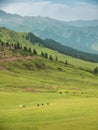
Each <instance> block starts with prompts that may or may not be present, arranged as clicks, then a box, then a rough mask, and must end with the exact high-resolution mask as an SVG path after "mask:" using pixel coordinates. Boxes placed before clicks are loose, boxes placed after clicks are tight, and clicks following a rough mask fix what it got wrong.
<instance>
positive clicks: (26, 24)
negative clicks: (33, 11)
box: [0, 11, 98, 53]
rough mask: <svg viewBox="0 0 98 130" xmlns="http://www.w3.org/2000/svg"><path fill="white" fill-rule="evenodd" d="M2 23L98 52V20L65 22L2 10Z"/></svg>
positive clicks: (0, 16) (0, 19) (15, 28)
mask: <svg viewBox="0 0 98 130" xmlns="http://www.w3.org/2000/svg"><path fill="white" fill-rule="evenodd" d="M0 25H1V26H4V27H7V28H9V29H12V30H15V31H22V32H32V33H34V34H36V35H37V36H39V37H41V38H44V39H46V38H49V39H53V40H56V41H58V42H60V43H61V44H63V45H67V46H70V47H72V48H75V49H78V50H82V51H86V52H91V53H98V20H92V21H75V22H64V21H58V20H54V19H51V18H48V17H40V16H38V17H21V16H19V15H16V14H15V15H12V14H8V13H5V12H3V11H0Z"/></svg>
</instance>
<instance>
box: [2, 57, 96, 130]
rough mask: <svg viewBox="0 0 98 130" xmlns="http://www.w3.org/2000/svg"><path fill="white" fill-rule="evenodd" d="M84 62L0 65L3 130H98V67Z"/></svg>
mask: <svg viewBox="0 0 98 130" xmlns="http://www.w3.org/2000/svg"><path fill="white" fill-rule="evenodd" d="M73 60H74V59H73ZM69 61H70V57H69ZM78 62H79V60H77V63H78ZM81 62H82V63H84V64H82V66H85V67H84V68H83V69H80V68H79V64H76V63H74V62H73V64H69V65H65V64H64V63H62V62H59V61H50V60H48V59H44V58H41V57H35V58H32V59H28V60H26V59H22V60H20V59H19V60H15V61H9V62H0V66H2V68H3V69H2V70H0V130H98V76H97V75H94V74H93V72H92V68H94V67H95V66H96V65H97V64H94V63H90V62H84V61H81ZM85 64H86V65H88V66H86V65H85ZM20 105H24V106H23V107H20Z"/></svg>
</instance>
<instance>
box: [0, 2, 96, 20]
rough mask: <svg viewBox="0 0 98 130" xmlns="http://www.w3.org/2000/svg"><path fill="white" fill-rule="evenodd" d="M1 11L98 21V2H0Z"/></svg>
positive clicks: (61, 18) (62, 18)
mask: <svg viewBox="0 0 98 130" xmlns="http://www.w3.org/2000/svg"><path fill="white" fill-rule="evenodd" d="M0 9H1V10H4V11H6V12H8V13H13V14H19V15H22V16H48V17H51V18H56V19H60V20H63V21H69V20H77V19H85V20H90V19H98V0H0Z"/></svg>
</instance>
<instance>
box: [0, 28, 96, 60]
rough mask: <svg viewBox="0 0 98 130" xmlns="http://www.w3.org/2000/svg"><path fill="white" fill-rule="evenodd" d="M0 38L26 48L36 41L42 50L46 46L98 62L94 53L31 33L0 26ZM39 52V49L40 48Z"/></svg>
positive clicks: (65, 53)
mask: <svg viewBox="0 0 98 130" xmlns="http://www.w3.org/2000/svg"><path fill="white" fill-rule="evenodd" d="M0 39H1V41H3V42H6V43H7V42H8V43H9V44H17V43H20V44H21V45H22V46H23V47H24V46H27V47H28V48H29V47H34V46H32V45H33V44H35V43H37V44H39V46H43V47H42V50H43V48H44V47H46V48H49V49H52V50H55V51H58V52H59V53H62V54H64V55H69V56H72V57H75V58H78V59H83V60H86V61H92V62H98V55H96V54H89V53H85V52H81V51H78V50H75V49H72V48H70V47H67V46H64V45H61V44H60V43H58V42H56V41H54V40H52V39H46V40H43V39H41V38H39V37H37V36H35V35H34V34H32V33H17V32H14V31H11V30H8V29H6V28H0ZM39 50H40V49H39ZM40 54H41V50H40ZM50 54H51V53H50Z"/></svg>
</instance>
